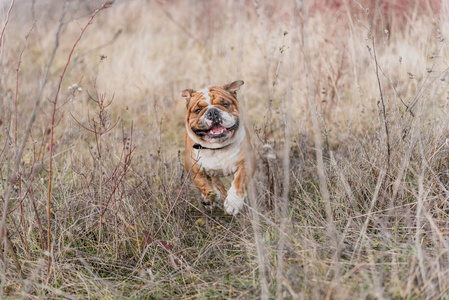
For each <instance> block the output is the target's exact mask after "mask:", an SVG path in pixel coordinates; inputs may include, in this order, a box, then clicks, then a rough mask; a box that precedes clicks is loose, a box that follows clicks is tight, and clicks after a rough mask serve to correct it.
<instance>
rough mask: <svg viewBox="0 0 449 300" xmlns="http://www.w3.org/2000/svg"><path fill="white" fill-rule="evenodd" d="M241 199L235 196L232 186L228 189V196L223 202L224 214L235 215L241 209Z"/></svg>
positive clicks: (235, 192)
mask: <svg viewBox="0 0 449 300" xmlns="http://www.w3.org/2000/svg"><path fill="white" fill-rule="evenodd" d="M243 198H244V197H239V196H237V191H236V190H235V187H234V185H233V186H232V187H231V188H230V189H229V191H228V196H227V197H226V199H225V201H224V209H225V211H226V213H227V214H230V215H233V216H235V215H237V214H238V213H239V211H240V210H241V209H242V207H243Z"/></svg>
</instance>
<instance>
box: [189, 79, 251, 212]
mask: <svg viewBox="0 0 449 300" xmlns="http://www.w3.org/2000/svg"><path fill="white" fill-rule="evenodd" d="M242 84H243V81H242V80H238V81H235V82H232V83H230V84H227V85H224V86H216V87H209V88H205V89H202V90H199V91H196V90H192V89H187V90H184V91H183V92H182V96H183V97H185V99H186V106H187V116H186V131H185V134H184V145H185V149H186V151H185V168H186V170H187V172H189V174H190V176H191V177H192V179H193V181H194V182H195V185H196V187H197V188H198V189H199V190H200V191H201V193H202V194H203V205H204V206H206V207H209V208H211V207H213V205H214V201H220V200H221V201H224V203H223V204H224V209H225V211H226V213H228V214H231V215H236V214H238V213H239V211H240V210H241V209H242V207H243V201H244V198H245V196H246V188H247V185H248V182H249V181H250V180H251V178H252V176H253V175H254V171H255V165H256V160H255V156H254V153H253V148H252V146H251V142H250V136H249V132H248V129H247V128H246V126H245V124H244V123H243V122H242V119H241V117H240V113H239V105H238V101H237V91H238V90H239V88H240V86H241V85H242ZM231 174H234V180H233V181H232V184H231V188H230V189H229V190H228V191H226V189H225V188H224V186H223V184H222V183H221V181H220V179H219V177H222V176H228V175H231Z"/></svg>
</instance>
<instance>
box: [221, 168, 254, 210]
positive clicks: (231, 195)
mask: <svg viewBox="0 0 449 300" xmlns="http://www.w3.org/2000/svg"><path fill="white" fill-rule="evenodd" d="M247 171H248V170H247V169H246V166H245V164H241V165H240V166H239V167H238V169H237V171H236V172H235V174H234V180H233V181H232V185H231V188H230V189H229V190H228V196H227V197H226V199H225V201H224V209H225V211H226V213H228V214H230V215H234V216H235V215H237V214H238V213H239V211H240V210H241V209H242V207H243V201H244V199H245V196H246V187H247V184H248V181H249V179H248V175H249V174H248V173H247Z"/></svg>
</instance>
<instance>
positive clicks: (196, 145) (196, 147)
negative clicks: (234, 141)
mask: <svg viewBox="0 0 449 300" xmlns="http://www.w3.org/2000/svg"><path fill="white" fill-rule="evenodd" d="M227 146H229V145H226V146H223V147H221V148H207V147H204V146H201V145H200V144H198V143H195V144H193V149H199V150H202V149H207V150H220V149H223V148H226V147H227Z"/></svg>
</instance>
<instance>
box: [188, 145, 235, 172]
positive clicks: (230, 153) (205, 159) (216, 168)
mask: <svg viewBox="0 0 449 300" xmlns="http://www.w3.org/2000/svg"><path fill="white" fill-rule="evenodd" d="M239 150H240V148H239V147H230V148H225V149H219V150H211V149H195V154H196V157H197V158H198V165H199V166H200V167H201V169H202V170H203V171H204V172H206V173H207V174H208V175H211V176H228V175H231V174H234V173H235V171H236V170H237V164H238V162H239V159H240V155H239V154H240V151H239Z"/></svg>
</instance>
